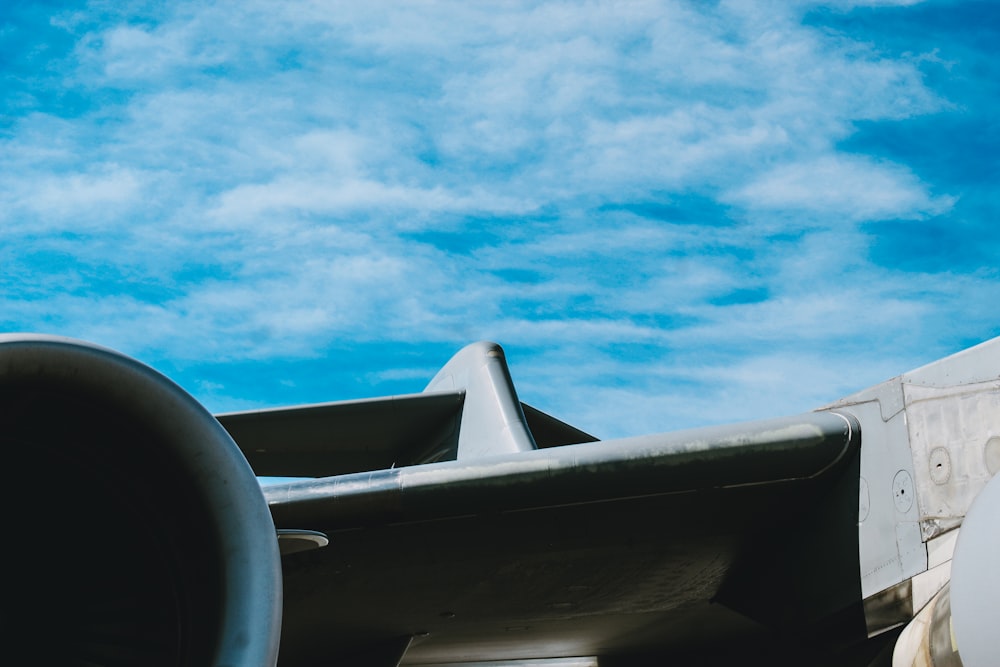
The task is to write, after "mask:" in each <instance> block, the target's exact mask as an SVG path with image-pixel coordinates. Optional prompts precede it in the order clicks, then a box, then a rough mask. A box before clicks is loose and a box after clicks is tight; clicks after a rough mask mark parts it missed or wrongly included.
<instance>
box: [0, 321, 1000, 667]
mask: <svg viewBox="0 0 1000 667" xmlns="http://www.w3.org/2000/svg"><path fill="white" fill-rule="evenodd" d="M0 392H2V393H3V405H4V409H3V411H2V413H0V415H2V417H0V418H2V420H3V429H2V431H0V433H2V438H3V440H4V447H5V450H4V451H5V460H6V471H7V480H6V484H5V486H6V488H7V489H8V491H7V493H6V496H5V498H6V507H7V517H8V519H7V521H8V523H7V526H8V528H7V538H6V541H5V544H6V548H5V553H6V555H7V557H8V562H9V563H10V564H9V565H8V566H7V568H6V572H7V575H6V577H7V585H6V586H5V593H6V595H5V604H4V609H5V611H4V619H3V627H4V633H5V636H6V637H7V654H8V655H18V654H23V655H30V656H33V659H32V663H33V664H46V665H48V664H59V665H92V666H96V665H115V666H125V665H143V666H158V665H164V666H166V665H216V666H219V667H222V666H227V667H237V666H246V667H257V666H269V665H274V664H276V663H278V664H281V665H283V666H287V667H296V666H300V665H373V666H374V667H383V666H386V667H388V666H394V665H480V666H481V667H485V666H495V667H496V666H503V665H508V666H510V667H513V666H514V665H535V666H541V665H552V666H556V665H558V666H560V667H588V666H590V667H593V666H597V665H599V666H600V667H608V666H612V667H613V666H617V665H663V664H677V665H689V664H696V665H730V664H740V665H744V664H767V665H890V664H891V665H894V666H896V667H899V666H901V665H907V666H909V665H934V666H937V667H945V666H954V665H961V664H964V665H965V666H966V667H989V666H990V665H997V664H1000V613H998V604H1000V573H998V563H1000V482H997V481H992V482H991V481H990V479H991V478H992V477H993V476H994V474H995V473H996V472H997V470H998V469H1000V338H998V339H994V340H992V341H989V342H987V343H984V344H982V345H980V346H977V347H974V348H971V349H969V350H966V351H965V352H962V353H959V354H957V355H954V356H952V357H949V358H947V359H943V360H941V361H939V362H936V363H933V364H931V365H929V366H925V367H923V368H920V369H918V370H915V371H912V372H910V373H906V374H904V375H901V376H899V377H896V378H894V379H892V380H889V381H887V382H885V383H883V384H880V385H878V386H876V387H873V388H871V389H868V390H866V391H862V392H860V393H858V394H855V395H853V396H850V397H848V398H845V399H843V400H840V401H837V402H835V403H832V404H830V405H828V406H826V407H824V408H822V409H819V410H817V411H815V412H810V413H807V414H804V415H799V416H795V417H786V418H780V419H771V420H766V421H756V422H749V423H741V424H734V425H729V426H721V427H710V428H703V429H695V430H688V431H681V432H676V433H666V434H660V435H644V436H639V437H634V438H625V439H619V440H608V441H597V440H596V439H595V438H593V437H591V436H590V435H588V434H586V433H584V432H582V431H580V430H578V429H576V428H574V427H572V426H569V425H567V424H565V423H563V422H561V421H559V420H558V419H555V418H553V417H551V416H549V415H547V414H545V413H543V412H541V411H539V410H536V409H534V408H532V407H529V406H527V405H524V404H522V403H521V402H520V401H519V400H518V397H517V395H516V393H515V390H514V386H513V384H512V382H511V378H510V374H509V372H508V369H507V366H506V362H505V359H504V353H503V351H502V350H501V349H500V347H499V346H497V345H495V344H492V343H476V344H473V345H470V346H468V347H466V348H465V349H463V350H461V351H460V352H459V353H458V354H457V355H455V357H454V358H452V359H451V361H449V362H448V363H447V364H446V365H445V366H444V368H442V370H441V371H440V372H439V373H438V374H437V376H435V377H434V378H433V380H432V381H431V382H430V384H429V385H428V386H427V389H426V390H425V391H424V392H423V393H420V394H415V395H407V396H394V397H388V398H380V399H371V400H359V401H347V402H338V403H328V404H321V405H310V406H299V407H292V408H282V409H275V410H258V411H252V412H241V413H232V414H224V415H219V416H217V417H215V416H213V415H211V414H209V413H208V412H207V411H206V410H205V409H204V408H203V407H202V406H200V405H199V404H198V403H197V402H196V401H195V400H194V399H193V398H191V397H190V396H189V395H187V394H186V393H185V392H184V391H183V390H181V389H180V388H179V387H177V386H176V385H175V384H173V383H172V382H171V381H169V380H168V379H166V378H164V377H163V376H161V375H160V374H158V373H157V372H155V371H153V370H152V369H150V368H148V367H146V366H144V365H142V364H140V363H139V362H136V361H134V360H132V359H129V358H127V357H125V356H122V355H120V354H118V353H115V352H113V351H111V350H107V349H104V348H100V347H97V346H94V345H90V344H87V343H81V342H78V341H72V340H69V339H64V338H56V337H48V336H36V335H6V336H2V337H0ZM255 474H256V475H264V476H280V477H293V478H305V479H298V480H295V481H287V482H281V483H278V484H275V485H268V486H265V487H263V488H262V487H261V486H260V484H259V483H258V480H257V478H256V477H255ZM959 655H961V658H959Z"/></svg>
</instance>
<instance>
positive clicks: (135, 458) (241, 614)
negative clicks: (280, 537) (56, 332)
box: [0, 335, 281, 667]
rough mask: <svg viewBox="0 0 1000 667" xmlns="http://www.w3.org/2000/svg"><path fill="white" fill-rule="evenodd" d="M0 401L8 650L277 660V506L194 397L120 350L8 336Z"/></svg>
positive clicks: (124, 659) (44, 658) (230, 662)
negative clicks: (272, 507)
mask: <svg viewBox="0 0 1000 667" xmlns="http://www.w3.org/2000/svg"><path fill="white" fill-rule="evenodd" d="M0 405H2V406H3V407H2V409H0V441H2V456H3V459H4V469H5V470H6V475H7V478H6V479H5V480H4V488H5V489H6V490H7V491H6V493H5V507H6V510H5V512H6V525H7V531H6V534H7V539H6V549H5V551H6V554H7V556H8V559H7V562H8V566H7V568H6V570H5V576H6V579H7V581H8V585H7V586H6V587H5V593H6V595H5V604H4V618H3V623H4V629H5V633H6V636H7V637H8V641H9V642H10V643H9V644H8V646H7V652H8V654H12V655H17V654H20V655H24V656H29V658H28V660H29V661H30V662H32V663H34V664H61V665H107V666H126V665H144V666H158V665H163V666H167V665H216V666H233V667H235V666H237V665H239V666H244V665H246V666H251V665H252V666H258V665H261V666H262V665H274V664H275V663H276V661H277V651H278V639H279V634H280V619H281V566H280V560H279V555H278V547H277V541H276V538H275V531H274V525H273V523H272V520H271V515H270V513H269V511H268V508H267V504H266V502H265V501H264V498H263V495H262V493H261V491H260V488H259V486H258V484H257V481H256V479H255V478H254V475H253V472H252V471H251V469H250V466H249V465H248V464H247V462H246V460H245V459H244V458H243V455H242V454H241V452H240V451H239V449H238V448H237V447H236V445H235V443H233V441H232V439H231V438H230V437H229V435H228V434H227V433H226V431H225V430H224V429H223V428H222V427H221V426H220V425H219V424H218V422H217V421H216V420H215V419H214V418H213V417H212V416H211V415H210V414H209V413H208V412H207V411H206V410H205V409H204V408H202V407H201V405H199V404H198V403H197V401H195V400H194V399H193V398H191V397H190V396H189V395H188V394H187V393H185V392H184V391H183V390H182V389H180V388H179V387H178V386H177V385H175V384H174V383H172V382H171V381H170V380H168V379H166V378H165V377H163V376H162V375H160V374H159V373H157V372H156V371H154V370H152V369H150V368H148V367H146V366H144V365H142V364H140V363H138V362H136V361H134V360H132V359H129V358H127V357H125V356H122V355H120V354H118V353H115V352H113V351H111V350H107V349H104V348H100V347H97V346H94V345H90V344H87V343H81V342H77V341H73V340H69V339H65V338H56V337H45V336H16V335H6V336H0ZM11 644H13V645H11Z"/></svg>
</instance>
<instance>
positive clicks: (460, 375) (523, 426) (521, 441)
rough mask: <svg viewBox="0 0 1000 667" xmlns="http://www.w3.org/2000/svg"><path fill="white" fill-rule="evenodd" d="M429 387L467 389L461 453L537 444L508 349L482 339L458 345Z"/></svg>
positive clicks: (469, 454)
mask: <svg viewBox="0 0 1000 667" xmlns="http://www.w3.org/2000/svg"><path fill="white" fill-rule="evenodd" d="M424 391H464V392H465V406H464V408H463V410H462V423H461V427H460V430H459V435H458V458H459V459H470V458H477V457H480V456H490V455H495V454H511V453H514V452H524V451H530V450H532V449H536V445H535V440H534V438H532V436H531V431H529V430H528V425H527V422H526V420H525V418H524V412H523V410H522V409H521V403H520V401H519V400H518V399H517V393H516V392H515V391H514V383H513V382H512V381H511V379H510V371H509V370H508V369H507V360H506V359H505V357H504V353H503V349H502V348H501V347H500V346H499V345H497V344H496V343H490V342H485V341H483V342H479V343H473V344H472V345H467V346H466V347H464V348H462V349H461V350H459V352H458V353H457V354H456V355H455V356H453V357H452V358H451V359H450V360H449V361H448V363H447V364H445V365H444V368H442V369H441V370H440V371H438V374H437V375H435V376H434V379H433V380H431V382H430V384H428V385H427V387H426V388H425V389H424Z"/></svg>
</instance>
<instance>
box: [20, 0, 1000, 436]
mask: <svg viewBox="0 0 1000 667" xmlns="http://www.w3.org/2000/svg"><path fill="white" fill-rule="evenodd" d="M895 4H900V5H905V4H907V3H883V2H869V3H861V2H839V3H819V2H808V3H800V4H792V3H784V2H774V3H768V4H767V5H766V7H762V6H760V5H754V6H752V7H751V6H748V5H742V4H740V3H717V4H713V5H705V4H701V3H687V2H661V3H645V2H636V3H605V2H595V3H587V4H583V5H581V4H580V3H570V2H551V3H541V4H539V3H533V2H524V3H520V2H516V3H492V4H471V5H470V4H469V3H460V2H430V3H428V2H420V3H369V4H358V3H335V4H332V5H331V4H329V3H316V2H306V1H301V2H289V3H280V4H274V3H261V2H245V3H238V4H232V3H215V2H208V1H205V2H198V1H190V2H179V3H171V4H170V5H164V6H162V7H156V8H150V7H148V6H146V5H143V4H137V5H135V6H129V5H123V6H118V5H116V6H114V7H112V6H110V5H107V4H105V3H92V4H87V5H83V6H81V7H80V8H78V9H75V10H73V11H68V12H57V13H55V14H52V15H48V14H46V13H45V10H44V9H41V8H38V9H33V10H31V12H28V10H23V11H22V13H21V14H18V15H17V16H16V17H14V18H16V21H15V20H14V19H12V21H11V25H16V26H19V27H18V28H17V30H19V31H20V32H19V33H18V35H19V37H18V39H20V41H19V42H18V49H19V51H18V53H19V54H20V55H18V57H17V58H11V59H10V60H9V63H10V64H9V65H7V66H5V67H6V71H4V72H3V74H4V76H5V79H4V80H5V81H6V82H7V84H8V92H7V93H6V96H5V97H4V104H5V107H4V110H3V116H2V118H3V132H2V134H0V150H2V151H3V154H4V156H5V159H4V161H3V162H2V163H0V204H2V206H0V261H2V262H3V266H4V274H3V275H2V276H0V307H2V312H3V318H2V321H3V324H4V326H5V328H8V329H20V330H24V329H42V330H49V331H56V332H59V333H66V334H70V335H77V336H81V337H85V338H91V339H94V340H97V341H98V342H101V343H104V344H108V345H111V346H114V347H120V348H122V349H124V350H126V351H128V352H130V353H132V354H136V355H138V356H140V357H143V358H146V359H148V360H150V361H153V362H155V363H160V364H166V365H171V364H175V365H176V367H177V368H178V369H179V370H180V371H181V372H185V373H186V372H188V371H186V370H184V369H196V370H198V371H199V372H204V371H206V369H209V370H211V369H214V368H216V367H219V368H221V367H222V366H225V365H227V364H228V365H230V366H232V367H236V366H239V367H240V368H244V367H245V368H249V369H251V370H249V371H247V372H248V373H261V374H263V373H274V372H276V369H278V370H277V372H279V373H283V372H284V371H281V370H280V369H281V368H283V366H282V364H286V365H288V368H291V367H292V365H294V364H296V363H298V361H297V360H302V359H307V360H309V361H310V363H312V364H313V365H314V366H313V367H315V368H316V369H318V370H317V372H329V373H332V374H333V376H336V377H341V378H343V382H342V384H343V386H345V387H350V388H351V389H352V390H353V389H356V388H357V386H358V385H357V382H356V381H355V380H349V379H348V378H347V376H346V375H343V374H347V373H353V374H355V375H354V376H352V377H355V376H356V377H361V378H366V379H364V380H363V381H364V382H369V383H370V386H369V389H370V390H371V392H372V393H377V392H378V391H381V390H383V389H385V390H391V391H396V390H398V388H399V387H402V386H404V384H405V383H406V382H412V386H411V385H408V384H407V385H405V386H406V388H408V389H409V390H414V391H415V390H419V388H420V387H421V386H422V384H423V383H422V382H417V381H415V380H414V378H416V377H417V374H418V373H417V371H419V372H423V371H425V370H426V369H427V368H431V367H433V365H434V364H433V363H431V357H434V359H435V360H436V361H441V362H443V361H444V359H438V358H437V357H438V356H439V355H440V354H441V350H445V349H452V348H455V349H457V347H459V346H460V345H462V344H464V343H465V342H468V341H469V339H471V338H491V339H497V340H500V342H503V343H505V344H506V345H507V346H508V348H509V351H510V358H511V359H512V360H516V359H518V358H519V357H520V358H521V359H524V360H525V361H524V363H520V362H519V363H516V364H515V375H516V376H517V377H516V380H517V381H518V382H519V384H521V385H522V386H523V387H524V388H523V389H522V395H523V397H524V398H525V399H526V400H529V401H531V402H534V403H537V404H539V407H541V408H543V409H544V408H550V409H552V410H553V411H554V412H560V411H565V412H566V413H567V414H568V415H569V416H572V417H578V418H580V419H583V420H584V421H585V422H587V425H588V427H589V428H593V429H594V430H595V431H597V432H598V433H599V434H604V433H610V434H621V433H625V432H632V431H634V427H637V426H641V430H645V429H646V428H647V427H649V428H653V426H654V422H656V421H657V420H659V419H663V420H664V423H663V427H664V428H666V427H668V426H673V425H685V424H693V423H703V422H705V421H713V420H716V416H715V415H716V413H717V412H718V413H719V414H718V420H724V419H725V418H726V417H727V413H728V414H729V415H740V416H742V415H749V414H756V413H757V411H758V409H759V410H765V409H766V408H767V407H768V406H769V405H774V404H776V403H779V402H780V400H779V399H780V396H781V392H782V391H783V389H782V387H783V386H785V385H787V386H790V387H791V389H790V390H789V394H788V395H789V396H798V397H803V396H808V397H813V396H815V397H816V398H817V399H819V398H820V397H821V396H822V397H823V398H824V399H831V398H834V397H835V394H836V392H840V391H841V390H842V389H848V388H849V389H850V390H853V389H857V388H859V387H860V386H863V385H864V384H866V383H871V382H875V381H878V380H880V379H884V378H882V377H881V374H882V373H884V372H889V371H891V372H897V371H902V370H904V369H905V367H900V364H909V363H910V362H916V363H922V362H924V361H929V358H925V357H924V356H922V355H921V353H920V351H921V350H927V351H928V352H933V353H938V352H942V351H947V350H949V349H951V347H953V346H954V345H955V344H958V343H959V342H962V343H964V342H967V341H968V339H974V338H977V337H984V336H986V335H989V334H991V333H995V332H997V331H998V327H997V326H996V325H995V324H994V323H993V322H992V321H991V319H990V316H989V313H988V308H986V307H985V305H984V304H986V303H988V302H989V301H990V298H991V295H993V294H994V293H995V290H996V286H997V275H996V274H995V272H991V271H990V270H989V269H988V268H983V267H979V268H978V269H975V272H972V271H973V269H967V270H964V272H963V271H962V270H958V269H955V270H949V271H941V270H940V268H939V267H940V263H938V264H936V265H934V266H935V267H938V268H935V269H934V270H930V269H929V268H928V269H925V270H922V271H918V270H914V266H917V267H919V266H920V263H919V262H913V261H907V262H905V263H903V262H901V261H897V260H894V259H893V255H892V253H891V252H887V251H886V246H885V243H881V244H880V245H878V252H875V251H874V250H873V248H874V247H875V245H876V242H877V241H879V239H878V238H873V236H872V234H873V231H872V230H873V229H874V227H872V226H871V225H872V224H873V223H878V224H879V225H883V226H884V225H889V226H891V227H892V229H894V230H897V231H898V230H905V229H906V225H907V224H911V223H913V222H914V221H927V220H939V219H947V218H949V217H950V216H955V217H961V218H962V219H963V220H968V219H970V216H971V218H972V219H974V220H975V221H979V222H981V223H982V224H981V225H979V226H977V227H976V228H977V229H982V228H984V227H988V225H986V220H987V219H988V218H989V217H990V215H991V213H990V211H991V210H992V209H989V208H988V207H987V208H986V209H983V208H980V209H977V210H973V209H972V208H970V207H969V206H968V205H967V204H966V202H971V201H978V202H982V201H992V200H991V199H989V197H987V196H986V194H985V190H984V187H985V186H984V185H982V184H981V183H980V184H977V185H968V184H964V183H958V184H956V182H955V181H954V180H946V179H944V178H943V177H940V176H939V175H938V174H937V172H934V171H933V170H931V169H928V167H927V164H928V160H927V159H925V158H923V157H922V158H921V160H916V159H913V160H911V159H908V158H907V156H906V155H904V154H902V153H900V152H899V151H897V150H895V149H893V145H892V144H891V142H889V141H888V140H886V141H882V142H881V143H878V142H873V141H872V140H871V137H872V136H876V137H883V136H888V135H881V134H878V132H879V128H907V127H910V126H911V125H912V124H913V123H919V122H923V121H925V120H926V119H928V118H948V119H965V118H968V109H969V106H970V105H975V104H979V103H980V102H979V101H978V99H975V100H974V99H972V98H968V99H966V98H962V97H958V98H952V97H949V95H952V96H953V95H955V94H956V93H955V90H956V89H955V88H953V87H949V86H945V85H944V84H942V83H940V82H946V81H949V80H950V79H949V77H956V76H964V77H975V76H977V74H976V72H977V71H978V70H976V69H975V68H974V67H971V66H970V65H969V64H968V62H967V59H968V53H969V48H970V47H969V46H968V44H967V43H965V42H963V40H961V37H960V35H958V36H956V34H953V33H947V34H945V33H941V34H940V36H937V35H936V33H935V32H934V26H933V25H925V26H924V27H925V28H926V30H924V31H923V32H920V33H919V34H918V33H916V32H914V33H913V34H912V35H911V36H909V37H907V36H906V35H902V34H900V33H899V32H898V31H897V32H894V33H893V34H892V35H891V39H892V48H889V47H888V46H885V45H884V44H883V43H882V42H880V41H879V40H880V39H884V40H888V39H889V38H890V36H889V34H888V32H885V33H878V32H876V33H872V32H870V31H869V32H865V33H864V34H855V33H852V31H851V30H850V29H848V28H845V27H844V25H849V24H845V23H843V22H838V20H836V17H845V16H846V17H856V16H861V15H862V14H863V15H864V16H869V15H871V14H873V13H875V14H877V15H878V16H879V17H888V18H892V17H897V16H910V15H914V16H917V15H920V16H922V14H919V12H921V11H924V10H923V9H922V8H921V7H919V6H918V7H903V6H899V7H894V6H891V5H895ZM865 25H869V24H868V23H865ZM886 30H888V29H886ZM905 39H909V40H910V41H909V42H906V46H907V48H906V49H900V48H898V44H899V40H905ZM959 44H961V48H959V47H958V46H957V45H959ZM980 55H981V54H980ZM963 90H964V89H963ZM984 117H985V116H984ZM977 122H978V121H977ZM862 129H863V131H864V137H866V140H865V141H864V142H857V141H855V139H856V138H857V137H859V136H861V134H860V133H861V132H862ZM873 133H874V134H873ZM852 141H853V142H854V143H853V144H852ZM935 146H937V145H936V144H935ZM940 146H941V148H940V150H942V151H944V150H946V149H947V147H946V146H945V144H944V143H943V141H942V143H941V144H940ZM986 148H989V147H986ZM986 148H984V150H985V149H986ZM928 150H932V151H933V150H938V149H937V148H935V147H932V148H930V149H928ZM980 206H981V204H980ZM967 224H972V223H967ZM898 233H899V234H905V233H906V232H905V231H898ZM909 259H910V260H912V258H909ZM963 304H964V305H963ZM904 343H905V345H904ZM400 346H402V347H405V349H406V350H408V351H407V352H406V354H405V355H403V356H399V355H397V354H395V353H391V352H390V351H391V350H394V349H396V348H398V347H400ZM361 349H363V350H365V352H364V353H363V354H364V358H361V359H353V360H352V361H351V363H350V364H344V363H341V366H342V367H343V369H342V370H337V369H336V368H334V367H335V366H336V361H335V359H336V358H337V355H351V354H361V353H356V352H355V351H356V350H361ZM340 358H341V359H343V357H340ZM325 359H334V361H326V362H324V361H323V360H325ZM366 362H370V363H366ZM386 363H390V364H401V365H400V366H399V367H398V368H395V369H393V368H385V367H383V366H380V364H386ZM848 363H850V364H851V365H852V366H854V367H856V368H854V369H853V370H852V372H851V373H850V374H844V373H842V372H841V371H840V369H842V368H843V366H844V365H845V364H848ZM324 364H326V365H324ZM295 368H299V367H298V366H295ZM831 368H836V369H838V370H836V371H831V370H830V369H831ZM319 369H322V370H319ZM191 372H194V371H191ZM338 373H340V374H342V375H337V374H338ZM180 379H181V381H182V382H185V383H186V384H187V385H188V386H189V387H190V388H192V390H193V391H196V392H202V393H203V395H204V397H205V398H206V399H207V400H210V401H212V402H213V406H219V407H224V406H228V407H234V406H245V405H246V404H248V402H253V401H257V402H260V403H266V402H270V401H272V400H284V398H285V396H286V394H284V393H282V394H281V395H280V396H281V398H280V399H279V398H276V396H277V395H276V394H266V393H261V394H260V395H259V396H250V395H248V394H247V390H246V389H245V388H243V387H239V386H237V384H236V381H230V380H225V381H221V380H211V379H208V378H204V379H203V378H198V377H194V376H191V377H187V376H182V377H181V378H180ZM240 379H241V380H242V379H243V378H242V377H241V378H240ZM246 379H247V380H248V382H250V383H254V382H255V380H254V379H253V378H246ZM284 379H287V380H289V382H290V384H289V386H292V385H295V386H297V387H299V388H300V389H301V390H302V391H307V389H306V388H304V387H306V385H308V383H305V382H299V383H295V382H291V380H290V379H289V378H287V377H285V378H284ZM256 386H261V387H263V386H270V385H266V383H263V382H257V384H256ZM309 386H312V385H309ZM762 387H764V388H762ZM262 391H263V390H262ZM831 393H833V394H834V395H830V394H831ZM532 394H533V395H534V396H535V397H536V398H535V399H534V400H533V399H532V397H531V395H532ZM227 397H228V398H227ZM338 397H345V396H338ZM295 398H296V399H300V398H301V399H304V400H325V399H328V398H335V397H334V396H327V395H323V396H315V395H306V394H295ZM789 400H790V401H791V399H789ZM820 402H821V401H820ZM792 403H794V404H795V406H796V409H798V408H799V407H802V406H801V405H800V403H801V401H799V402H794V401H791V402H789V403H787V404H788V405H791V404H792ZM719 404H724V405H725V406H726V409H725V410H722V411H720V410H717V409H716V407H713V406H718V405H719ZM660 405H668V407H657V406H660ZM579 406H590V407H586V408H583V407H579ZM739 406H743V407H739ZM598 411H599V412H600V413H601V416H595V415H596V414H597V412H598Z"/></svg>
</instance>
